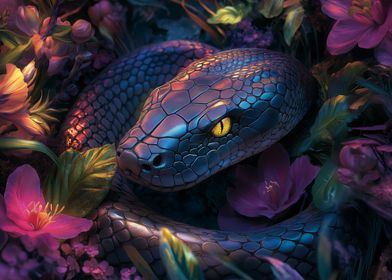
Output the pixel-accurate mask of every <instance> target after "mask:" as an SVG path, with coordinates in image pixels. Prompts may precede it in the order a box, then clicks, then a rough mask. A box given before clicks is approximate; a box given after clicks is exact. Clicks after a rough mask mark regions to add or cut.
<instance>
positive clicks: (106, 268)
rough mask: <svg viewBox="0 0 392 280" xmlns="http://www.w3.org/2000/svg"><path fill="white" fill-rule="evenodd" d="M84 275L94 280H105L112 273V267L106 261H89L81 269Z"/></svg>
mask: <svg viewBox="0 0 392 280" xmlns="http://www.w3.org/2000/svg"><path fill="white" fill-rule="evenodd" d="M82 270H83V272H84V273H87V274H90V275H91V276H92V277H93V278H94V279H96V280H104V279H107V278H108V276H111V275H112V274H113V272H114V270H113V267H111V266H110V265H109V263H108V262H107V261H101V262H100V263H98V262H97V260H96V259H90V260H87V261H85V262H84V264H83V268H82Z"/></svg>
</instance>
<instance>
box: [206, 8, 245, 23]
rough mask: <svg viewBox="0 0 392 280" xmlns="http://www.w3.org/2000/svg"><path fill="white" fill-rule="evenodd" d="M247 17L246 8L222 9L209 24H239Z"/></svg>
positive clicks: (210, 19)
mask: <svg viewBox="0 0 392 280" xmlns="http://www.w3.org/2000/svg"><path fill="white" fill-rule="evenodd" d="M244 15H245V10H244V6H237V7H233V6H226V7H223V8H220V9H219V10H217V11H216V13H215V14H214V15H213V16H212V17H210V18H209V19H208V20H207V22H208V23H211V24H237V23H239V22H240V21H241V20H242V18H243V17H244Z"/></svg>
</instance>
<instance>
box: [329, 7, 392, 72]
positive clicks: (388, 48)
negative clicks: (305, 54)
mask: <svg viewBox="0 0 392 280" xmlns="http://www.w3.org/2000/svg"><path fill="white" fill-rule="evenodd" d="M322 10H323V12H324V13H325V14H327V15H328V16H329V17H331V18H333V19H336V22H335V24H334V26H333V27H332V30H331V32H330V33H329V35H328V39H327V47H328V50H329V52H330V53H331V54H334V55H336V54H342V53H346V52H348V51H350V50H351V49H352V48H354V47H355V46H356V45H358V46H359V47H360V48H364V49H372V48H376V49H375V55H376V58H377V60H378V61H379V62H381V63H383V64H385V65H388V66H391V65H392V34H391V32H392V2H391V1H390V0H360V1H352V0H324V3H323V7H322Z"/></svg>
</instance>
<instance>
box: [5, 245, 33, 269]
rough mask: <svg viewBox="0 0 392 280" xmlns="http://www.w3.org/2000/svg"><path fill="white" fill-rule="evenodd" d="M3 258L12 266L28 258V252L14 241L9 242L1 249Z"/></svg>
mask: <svg viewBox="0 0 392 280" xmlns="http://www.w3.org/2000/svg"><path fill="white" fill-rule="evenodd" d="M1 258H2V259H3V260H4V261H5V262H6V263H8V264H9V265H11V266H16V265H18V264H19V263H20V262H24V261H26V260H27V254H26V252H25V251H24V250H22V248H21V247H20V246H19V245H17V244H14V243H8V244H7V245H6V246H5V247H4V249H3V250H2V251H1Z"/></svg>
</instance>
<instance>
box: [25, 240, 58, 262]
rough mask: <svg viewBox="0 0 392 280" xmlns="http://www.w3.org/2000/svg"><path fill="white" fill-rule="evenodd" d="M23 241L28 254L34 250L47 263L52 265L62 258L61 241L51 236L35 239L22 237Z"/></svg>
mask: <svg viewBox="0 0 392 280" xmlns="http://www.w3.org/2000/svg"><path fill="white" fill-rule="evenodd" d="M21 241H22V243H23V245H24V247H25V248H26V250H27V251H28V252H32V251H34V250H36V251H37V253H38V255H39V256H41V257H43V258H44V259H45V261H46V262H48V263H52V262H54V261H56V260H58V259H59V258H60V251H59V250H58V249H59V245H60V244H59V241H58V240H57V239H55V238H54V237H53V236H51V235H50V234H44V235H42V236H38V237H35V238H31V237H30V236H27V235H25V236H22V237H21Z"/></svg>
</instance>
